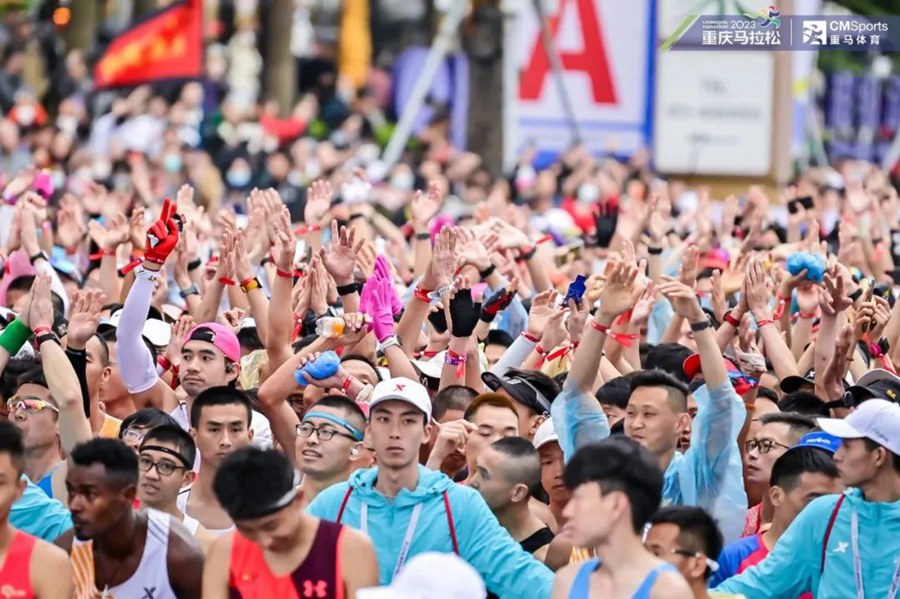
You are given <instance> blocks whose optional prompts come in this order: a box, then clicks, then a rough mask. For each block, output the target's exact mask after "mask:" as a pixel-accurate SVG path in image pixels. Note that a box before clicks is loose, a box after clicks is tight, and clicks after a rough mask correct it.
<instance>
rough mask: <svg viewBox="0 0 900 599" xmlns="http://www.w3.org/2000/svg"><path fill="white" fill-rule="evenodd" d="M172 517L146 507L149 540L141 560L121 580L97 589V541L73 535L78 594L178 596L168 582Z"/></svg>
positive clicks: (84, 598)
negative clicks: (81, 538)
mask: <svg viewBox="0 0 900 599" xmlns="http://www.w3.org/2000/svg"><path fill="white" fill-rule="evenodd" d="M171 522H172V517H171V516H170V515H169V514H165V513H163V512H159V511H157V510H154V509H147V540H146V541H145V542H144V551H143V553H142V554H141V561H140V563H139V564H138V567H137V569H136V570H135V571H134V574H132V575H131V577H130V578H129V579H128V580H126V581H125V582H123V583H122V584H119V585H116V586H114V587H109V588H108V589H105V591H106V593H105V595H104V589H97V588H96V582H95V572H94V542H93V541H92V540H88V541H79V540H78V539H77V538H73V539H72V553H71V557H70V559H71V562H72V571H73V577H74V579H75V597H76V598H77V599H94V598H95V597H97V596H101V597H103V596H105V597H107V598H108V599H131V598H133V597H140V598H142V599H177V597H176V596H175V592H174V591H173V590H172V586H171V584H169V568H168V561H167V557H168V554H169V527H170V524H171Z"/></svg>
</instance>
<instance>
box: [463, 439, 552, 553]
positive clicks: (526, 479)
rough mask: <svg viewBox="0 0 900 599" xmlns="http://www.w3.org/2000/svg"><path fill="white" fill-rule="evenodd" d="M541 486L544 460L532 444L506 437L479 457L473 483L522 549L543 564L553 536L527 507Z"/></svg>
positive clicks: (473, 486) (490, 446)
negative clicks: (542, 462) (533, 494)
mask: <svg viewBox="0 0 900 599" xmlns="http://www.w3.org/2000/svg"><path fill="white" fill-rule="evenodd" d="M540 483H541V459H540V457H539V456H538V452H537V450H536V449H535V448H534V445H532V444H531V442H530V441H527V440H526V439H523V438H522V437H504V438H502V439H499V440H497V441H495V442H494V443H492V444H491V445H489V446H488V447H487V448H485V450H484V451H482V452H481V454H480V455H479V456H478V460H477V462H476V472H475V476H474V477H473V478H472V481H471V483H470V485H471V487H472V488H473V489H476V490H477V491H478V492H479V493H481V496H482V497H484V500H485V502H486V503H487V504H488V506H489V507H490V508H491V511H492V512H494V515H495V516H497V520H499V521H500V525H501V526H503V528H505V529H506V530H507V532H509V534H510V536H511V537H512V538H513V539H515V540H516V541H518V543H519V544H520V545H521V546H522V549H524V550H525V551H527V552H529V553H531V554H532V555H534V557H535V558H537V559H539V560H541V561H544V557H545V556H546V555H547V548H548V547H549V545H550V541H551V540H553V533H552V532H551V531H550V528H549V527H548V526H547V525H546V524H544V522H543V521H542V520H541V519H540V518H538V517H537V516H535V515H534V514H532V513H531V510H530V509H529V507H528V504H529V500H530V499H531V496H532V493H533V492H534V490H535V489H536V488H538V486H539V485H540Z"/></svg>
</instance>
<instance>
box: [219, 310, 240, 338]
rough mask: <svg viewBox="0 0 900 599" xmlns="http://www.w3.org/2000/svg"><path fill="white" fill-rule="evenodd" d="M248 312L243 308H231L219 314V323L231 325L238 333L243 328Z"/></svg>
mask: <svg viewBox="0 0 900 599" xmlns="http://www.w3.org/2000/svg"><path fill="white" fill-rule="evenodd" d="M246 314H247V312H246V311H245V310H243V309H241V308H231V309H229V310H225V311H224V312H222V313H221V314H219V317H218V318H217V319H216V320H218V322H219V324H221V325H223V326H226V327H229V328H230V329H232V330H233V331H234V332H235V333H237V332H238V331H239V330H240V329H241V323H242V322H244V316H246Z"/></svg>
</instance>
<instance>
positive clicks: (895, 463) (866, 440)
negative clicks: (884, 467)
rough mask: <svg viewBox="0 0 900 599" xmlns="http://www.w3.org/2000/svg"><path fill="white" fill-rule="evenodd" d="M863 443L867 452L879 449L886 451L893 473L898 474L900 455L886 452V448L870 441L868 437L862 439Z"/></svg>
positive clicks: (899, 471)
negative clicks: (889, 456) (889, 457)
mask: <svg viewBox="0 0 900 599" xmlns="http://www.w3.org/2000/svg"><path fill="white" fill-rule="evenodd" d="M863 442H864V443H865V444H866V449H867V450H869V451H870V452H871V451H875V450H876V449H878V448H879V447H882V448H884V450H885V451H887V452H888V453H889V454H890V455H891V460H892V465H893V467H894V472H898V473H900V455H898V454H896V453H892V452H891V451H890V450H888V448H887V447H884V445H882V444H880V443H878V442H877V441H873V440H872V439H869V438H868V437H863Z"/></svg>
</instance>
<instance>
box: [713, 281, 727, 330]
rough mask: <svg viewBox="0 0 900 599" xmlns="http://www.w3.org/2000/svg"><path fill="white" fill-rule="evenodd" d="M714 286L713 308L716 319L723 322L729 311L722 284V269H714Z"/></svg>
mask: <svg viewBox="0 0 900 599" xmlns="http://www.w3.org/2000/svg"><path fill="white" fill-rule="evenodd" d="M710 285H711V286H712V298H711V299H712V308H713V312H714V313H715V315H716V320H718V321H719V322H722V321H723V320H724V319H725V313H726V312H727V311H728V302H727V301H726V299H725V288H724V287H723V286H722V271H721V270H718V269H716V270H714V271H713V274H712V277H711V278H710Z"/></svg>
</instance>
